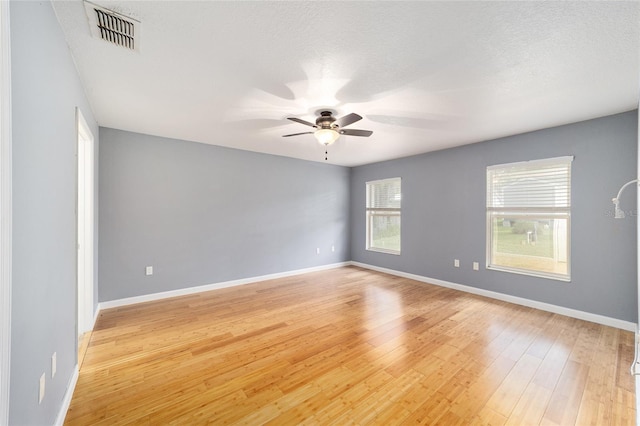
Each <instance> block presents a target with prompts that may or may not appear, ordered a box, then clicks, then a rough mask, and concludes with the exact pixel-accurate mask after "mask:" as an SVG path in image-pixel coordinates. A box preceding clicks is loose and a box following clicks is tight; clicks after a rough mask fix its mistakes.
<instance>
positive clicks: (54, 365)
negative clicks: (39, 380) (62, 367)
mask: <svg viewBox="0 0 640 426" xmlns="http://www.w3.org/2000/svg"><path fill="white" fill-rule="evenodd" d="M57 370H58V353H57V352H54V353H53V355H51V378H52V379H53V378H54V377H55V376H56V371H57Z"/></svg>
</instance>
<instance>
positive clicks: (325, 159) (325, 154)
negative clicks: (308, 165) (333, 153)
mask: <svg viewBox="0 0 640 426" xmlns="http://www.w3.org/2000/svg"><path fill="white" fill-rule="evenodd" d="M328 153H329V152H328V151H327V150H326V149H325V150H324V161H327V154H328Z"/></svg>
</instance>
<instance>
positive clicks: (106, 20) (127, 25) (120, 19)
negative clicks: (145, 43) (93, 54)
mask: <svg viewBox="0 0 640 426" xmlns="http://www.w3.org/2000/svg"><path fill="white" fill-rule="evenodd" d="M84 6H85V11H86V12H87V17H88V18H89V27H90V28H91V34H92V35H93V36H94V37H96V38H100V39H102V40H105V41H108V42H110V43H113V44H115V45H117V46H122V47H124V48H127V49H130V50H135V51H140V22H138V21H136V20H135V19H133V18H130V17H128V16H124V15H121V14H119V13H117V12H114V11H112V10H109V9H105V8H104V7H101V6H98V5H95V4H93V3H90V2H88V1H85V2H84Z"/></svg>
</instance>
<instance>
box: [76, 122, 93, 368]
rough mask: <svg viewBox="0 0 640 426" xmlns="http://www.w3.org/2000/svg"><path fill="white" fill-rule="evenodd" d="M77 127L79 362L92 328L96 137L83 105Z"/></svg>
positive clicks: (80, 362) (79, 363) (79, 362)
mask: <svg viewBox="0 0 640 426" xmlns="http://www.w3.org/2000/svg"><path fill="white" fill-rule="evenodd" d="M76 121H77V128H78V205H77V210H78V231H77V235H78V241H77V242H78V273H77V276H78V311H77V312H78V321H77V324H78V330H77V331H78V353H79V356H78V366H80V365H81V364H82V352H83V351H81V350H80V348H81V347H83V346H86V345H82V344H81V343H82V342H83V337H85V334H87V332H89V331H91V330H92V329H93V320H94V318H93V317H94V313H93V260H94V258H93V251H94V250H93V248H94V246H93V237H94V138H93V134H92V133H91V129H90V128H89V126H88V125H87V122H86V121H85V119H84V117H83V115H82V112H81V111H80V109H76Z"/></svg>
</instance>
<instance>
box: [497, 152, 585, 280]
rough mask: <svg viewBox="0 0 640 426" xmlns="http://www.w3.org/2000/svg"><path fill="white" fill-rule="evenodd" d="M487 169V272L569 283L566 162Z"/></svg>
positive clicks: (568, 170) (561, 159)
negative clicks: (525, 275)
mask: <svg viewBox="0 0 640 426" xmlns="http://www.w3.org/2000/svg"><path fill="white" fill-rule="evenodd" d="M572 160H573V157H558V158H550V159H546V160H535V161H527V162H522V163H512V164H500V165H496V166H490V167H487V268H488V269H497V270H501V271H508V272H515V273H521V274H527V275H534V276H539V277H545V278H554V279H558V280H563V281H570V279H571V274H570V271H571V269H570V258H571V253H570V229H571V162H572Z"/></svg>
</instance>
